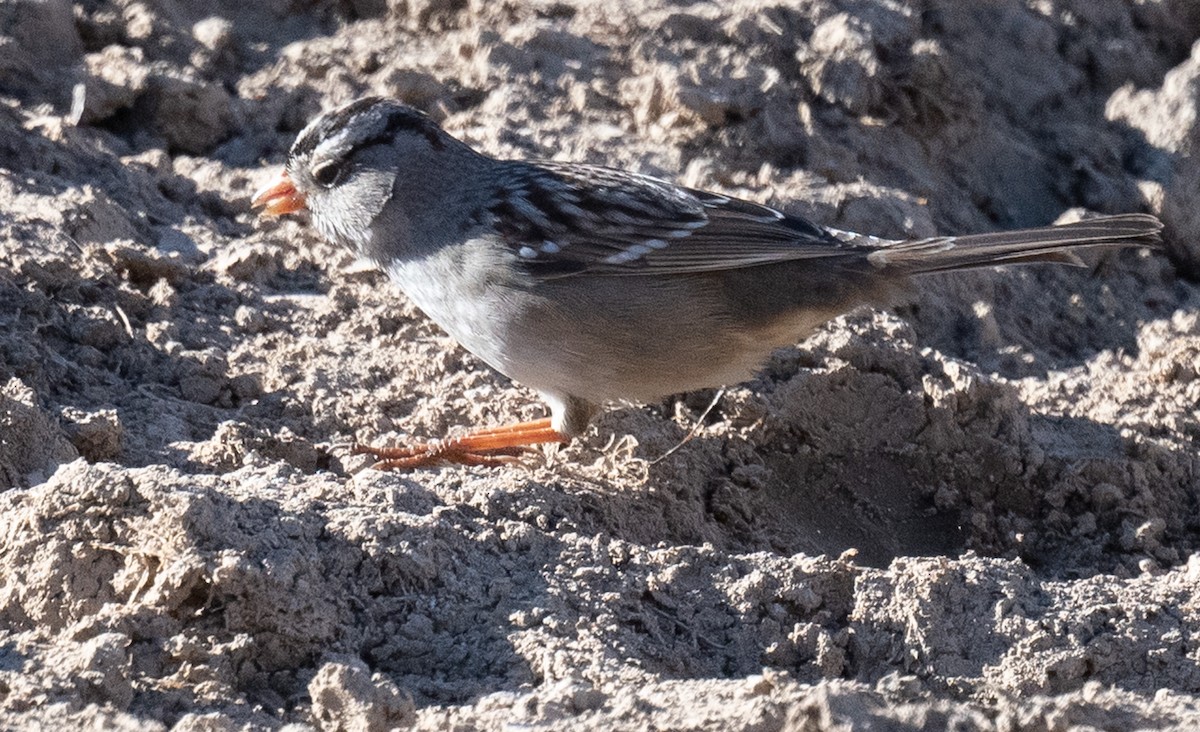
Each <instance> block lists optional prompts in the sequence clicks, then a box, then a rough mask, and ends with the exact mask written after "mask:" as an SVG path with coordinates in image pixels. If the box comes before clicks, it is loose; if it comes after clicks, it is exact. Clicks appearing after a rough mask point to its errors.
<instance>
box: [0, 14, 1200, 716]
mask: <svg viewBox="0 0 1200 732" xmlns="http://www.w3.org/2000/svg"><path fill="white" fill-rule="evenodd" d="M1197 38H1200V6H1197V5H1196V4H1195V3H1193V2H1191V0H1137V1H1136V2H1135V1H1134V0H1025V1H1024V2H1021V1H1018V0H992V1H989V2H977V3H964V2H961V0H919V1H916V2H909V3H901V2H895V1H894V0H794V1H793V2H779V1H778V0H735V1H731V2H712V3H709V2H689V1H688V0H635V1H634V2H631V3H589V2H584V1H583V0H557V1H553V2H551V1H549V0H539V1H537V2H516V1H515V0H501V1H499V2H487V1H485V0H441V1H439V0H263V1H262V2H244V1H243V2H233V1H232V0H196V1H189V2H182V0H110V1H105V0H83V1H81V2H74V3H69V2H66V0H9V2H5V3H0V324H2V327H0V729H33V728H46V727H51V726H54V727H57V728H60V729H74V728H93V729H106V730H160V729H167V728H170V729H178V730H189V731H192V730H195V731H201V730H204V731H208V730H227V729H264V730H265V729H277V728H280V727H284V726H290V728H291V729H300V728H303V727H304V726H309V725H311V726H315V727H320V728H324V729H345V730H382V729H388V728H396V727H406V726H409V725H412V726H415V727H416V728H418V729H425V730H445V729H455V730H471V729H505V730H534V729H537V730H541V729H571V730H644V729H657V730H714V731H716V730H756V731H762V732H766V731H770V730H790V731H793V732H799V731H800V730H805V731H815V730H848V729H851V728H853V729H869V730H939V729H946V728H953V729H956V730H963V731H967V730H1013V731H1015V730H1047V731H1049V730H1068V729H1078V730H1095V729H1104V730H1131V729H1140V728H1146V729H1197V728H1200V512H1198V506H1197V503H1198V493H1200V456H1198V455H1200V451H1198V446H1200V416H1198V413H1200V286H1198V284H1197V283H1198V282H1200V155H1198V154H1197V151H1200V43H1194V42H1195V41H1196V39H1197ZM368 93H377V94H385V95H389V96H394V97H398V98H400V99H402V100H405V101H407V102H409V103H411V104H414V105H416V106H418V107H420V108H422V109H424V110H426V111H428V112H429V113H430V114H432V115H433V116H434V117H435V118H437V119H439V120H440V121H442V122H443V124H444V125H445V126H446V128H447V129H448V130H450V131H451V132H452V133H453V134H455V135H457V136H460V137H462V138H463V139H466V140H468V141H469V142H471V143H472V144H473V145H475V146H477V147H478V148H479V149H481V150H485V151H487V152H489V153H492V154H496V155H505V156H514V157H552V158H556V159H564V160H577V161H589V162H597V163H604V164H608V165H614V166H619V167H626V168H630V169H634V170H637V171H641V172H645V173H650V174H654V175H660V176H663V177H667V178H671V179H674V180H678V181H681V182H684V183H686V184H688V185H692V186H697V187H703V188H708V189H714V190H718V191H721V192H725V193H730V194H735V195H739V196H743V197H746V198H749V199H752V200H756V201H762V202H769V203H771V204H773V205H777V206H780V207H782V208H783V209H785V210H787V211H789V212H793V213H798V214H801V215H805V216H808V217H810V218H812V219H814V220H816V221H819V222H821V223H825V224H829V225H833V226H836V227H839V228H843V229H852V230H857V231H863V232H867V233H872V234H877V235H881V236H903V235H928V234H932V233H934V232H942V233H962V232H972V231H985V230H992V229H999V228H1013V227H1019V226H1027V225H1042V224H1046V223H1050V222H1053V221H1055V220H1060V219H1061V220H1068V219H1071V218H1077V217H1079V216H1081V215H1086V214H1087V213H1088V212H1104V213H1115V212H1123V211H1150V212H1153V213H1156V214H1158V215H1159V216H1160V217H1161V218H1162V219H1163V220H1164V222H1165V223H1166V231H1165V246H1164V248H1163V249H1162V250H1161V251H1134V250H1127V251H1121V252H1109V253H1105V254H1096V255H1089V256H1090V258H1089V261H1088V265H1089V266H1088V267H1085V268H1066V267H1056V266H1035V267H1024V268H1010V269H1007V270H1002V271H995V272H982V273H977V274H976V273H972V274H959V275H953V276H951V275H943V276H937V277H930V278H927V279H925V280H923V281H922V282H921V288H920V290H919V292H917V293H915V294H914V295H913V296H912V297H911V298H909V299H908V300H906V301H904V302H902V303H900V304H899V305H898V306H897V307H896V308H895V309H894V310H893V311H891V312H880V311H860V312H856V313H852V314H849V315H847V316H845V317H843V318H840V319H838V320H836V321H834V322H833V323H831V324H830V325H829V326H828V327H826V328H824V329H823V330H821V331H820V332H819V333H817V334H816V335H814V336H813V337H811V338H809V339H807V340H805V341H803V342H801V343H798V344H797V345H796V346H795V347H794V348H788V349H784V350H783V351H781V352H780V353H778V354H777V355H776V356H775V357H773V358H772V360H771V361H770V362H769V363H768V364H766V366H765V368H764V370H763V372H762V374H761V376H760V377H759V378H757V379H756V380H755V381H753V382H751V383H748V384H742V385H731V386H730V387H729V388H728V389H727V390H725V391H724V392H722V393H719V394H718V393H716V392H706V393H699V394H689V395H682V396H679V397H676V398H672V399H669V400H665V401H663V402H662V403H657V404H650V405H613V408H612V409H611V410H609V411H607V412H606V413H605V414H604V415H603V416H602V417H601V418H600V419H598V420H597V422H596V423H595V425H594V427H593V428H592V430H591V431H590V432H589V433H588V434H587V435H586V436H585V437H584V438H583V439H580V440H577V441H576V442H575V444H572V445H570V446H567V447H564V448H561V449H549V450H547V452H546V454H545V456H544V457H540V456H539V457H538V458H537V459H533V460H530V461H528V462H527V463H526V464H524V465H516V466H512V467H506V468H502V469H481V468H455V467H447V468H440V469H430V470H418V471H414V472H411V473H407V474H385V473H380V472H377V471H373V470H369V469H366V463H365V459H364V458H361V457H354V456H351V455H350V453H349V451H348V449H347V447H348V445H349V444H350V443H351V442H352V441H353V440H362V441H369V442H381V441H382V442H386V441H388V440H394V439H396V438H398V437H400V436H403V435H418V436H437V435H441V434H444V433H445V432H446V431H448V430H451V429H455V428H462V427H465V426H469V425H482V424H498V423H502V422H505V421H509V420H512V419H515V418H536V417H539V416H541V415H543V414H544V407H543V405H542V404H541V403H540V402H539V400H538V399H537V397H536V395H534V394H532V393H531V392H529V391H527V390H525V389H523V388H521V387H520V386H516V385H513V384H511V383H509V382H508V381H507V380H506V379H504V378H503V377H501V376H499V375H497V374H495V373H493V372H490V371H489V370H488V369H487V368H486V367H485V366H483V365H482V364H481V362H479V361H478V360H477V359H475V358H474V357H473V356H471V355H470V354H468V353H466V352H464V351H462V350H461V349H459V348H457V347H456V346H455V345H454V344H453V343H452V342H451V341H450V340H449V339H448V337H446V336H445V335H444V334H443V333H441V332H440V331H439V330H438V329H437V328H436V327H434V326H432V325H431V324H430V323H429V322H428V321H426V320H425V319H424V318H423V317H422V316H421V314H420V313H419V312H418V311H416V310H415V309H414V308H413V307H412V306H411V305H410V304H408V303H407V301H406V300H405V299H404V297H403V295H401V294H400V293H398V292H397V291H395V290H394V289H393V288H392V287H391V286H390V285H389V284H388V282H387V280H386V278H385V277H383V276H382V275H381V274H380V273H379V272H377V271H372V270H370V269H368V268H365V267H363V266H361V265H359V264H357V263H356V262H354V261H353V259H352V258H351V257H350V255H349V254H348V253H346V252H343V251H340V250H338V249H336V248H334V247H332V246H330V245H328V244H325V243H323V242H321V241H319V240H318V239H317V238H316V236H315V234H314V233H313V231H312V230H311V228H310V227H309V225H308V222H307V221H306V220H305V219H304V218H303V216H298V217H290V218H286V219H283V220H276V221H260V220H258V219H257V218H256V217H255V216H254V215H253V213H252V212H251V211H250V210H249V198H250V195H251V193H252V191H254V190H255V189H256V188H257V187H258V186H260V185H261V184H263V183H264V182H266V181H267V180H268V179H269V178H270V177H271V176H272V174H273V173H274V172H275V171H277V170H278V166H279V165H280V164H281V163H282V161H283V159H284V154H285V152H286V150H287V148H288V146H289V145H290V143H291V141H292V139H293V138H294V137H295V135H296V133H297V132H298V131H299V130H300V128H301V127H302V126H303V125H304V123H305V122H306V121H307V120H309V119H310V118H311V117H312V116H313V115H314V114H316V113H318V112H319V111H320V110H321V109H324V108H327V107H330V106H333V105H336V104H338V103H341V102H344V101H347V100H349V99H352V98H355V97H358V96H361V95H365V94H368ZM714 397H717V398H716V401H715V406H714V407H713V409H712V410H711V411H710V412H708V413H707V415H705V414H704V412H705V408H706V407H708V406H709V405H710V403H713V402H714ZM693 428H694V429H695V439H692V440H690V441H688V442H687V443H686V444H684V445H682V446H681V447H679V449H677V450H675V451H674V452H671V450H672V448H673V447H674V446H676V445H678V444H679V443H680V442H681V440H683V439H684V437H685V436H686V435H687V434H688V433H689V432H691V431H693Z"/></svg>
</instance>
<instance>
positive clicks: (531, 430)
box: [353, 417, 571, 470]
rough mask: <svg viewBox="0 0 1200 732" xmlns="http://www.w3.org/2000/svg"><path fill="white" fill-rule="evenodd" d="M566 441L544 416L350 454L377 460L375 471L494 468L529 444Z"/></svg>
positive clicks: (365, 447) (357, 449) (356, 449)
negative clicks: (445, 465) (456, 466)
mask: <svg viewBox="0 0 1200 732" xmlns="http://www.w3.org/2000/svg"><path fill="white" fill-rule="evenodd" d="M570 439H571V438H570V437H568V436H566V435H564V434H562V433H561V432H559V431H558V430H556V429H554V428H553V427H552V426H551V425H550V418H549V417H547V418H546V419H537V420H534V421H532V422H520V423H517V424H510V425H504V426H502V427H490V428H485V429H478V430H472V431H470V432H467V433H466V434H463V435H456V436H453V437H447V438H445V439H441V440H432V441H429V442H418V443H415V444H410V445H396V446H389V447H371V446H369V445H355V446H354V449H353V452H354V454H355V455H371V456H372V457H375V458H377V459H378V462H376V463H375V465H373V466H372V467H374V468H375V469H376V470H408V469H410V468H420V467H425V466H428V465H436V464H438V463H458V464H460V465H486V466H495V465H503V464H506V463H511V462H515V461H516V459H517V458H518V457H519V456H521V455H522V454H524V453H525V452H527V451H528V449H529V446H530V445H537V444H541V443H546V442H568V441H570Z"/></svg>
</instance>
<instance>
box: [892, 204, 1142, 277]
mask: <svg viewBox="0 0 1200 732" xmlns="http://www.w3.org/2000/svg"><path fill="white" fill-rule="evenodd" d="M1161 231H1162V222H1161V221H1159V220H1158V219H1157V218H1155V217H1154V216H1151V215H1149V214H1120V215H1118V216H1099V217H1097V218H1094V219H1087V220H1086V221H1078V222H1076V223H1073V224H1063V225H1062V226H1045V227H1042V228H1039V229H1017V230H1015V231H997V232H994V233H990V234H969V235H966V236H939V237H933V238H931V239H914V240H912V241H905V242H897V243H896V244H893V245H888V246H885V247H883V248H881V249H880V250H879V251H877V252H872V253H871V255H870V256H869V257H868V259H869V260H870V261H871V263H872V264H874V265H875V266H876V267H879V268H880V269H895V270H901V271H903V272H904V273H906V274H927V273H931V272H946V271H949V270H954V269H970V268H972V267H998V266H1001V265H1005V264H1027V263H1030V262H1060V263H1065V264H1076V265H1078V264H1082V262H1081V261H1080V260H1079V258H1078V257H1076V256H1075V254H1074V253H1073V252H1072V250H1074V249H1086V248H1093V247H1154V246H1158V245H1159V244H1161V240H1160V238H1159V232H1161Z"/></svg>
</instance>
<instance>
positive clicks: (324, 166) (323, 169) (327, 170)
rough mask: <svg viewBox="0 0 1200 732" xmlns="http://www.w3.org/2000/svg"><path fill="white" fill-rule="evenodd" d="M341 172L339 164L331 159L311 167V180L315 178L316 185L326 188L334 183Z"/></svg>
mask: <svg viewBox="0 0 1200 732" xmlns="http://www.w3.org/2000/svg"><path fill="white" fill-rule="evenodd" d="M341 174H342V168H341V166H340V165H338V164H337V163H336V162H334V161H332V160H329V161H326V162H324V163H320V164H319V165H317V166H316V167H314V168H313V169H312V177H313V180H315V181H316V182H317V184H318V185H320V186H323V187H325V188H328V187H330V186H332V185H333V184H334V183H336V182H337V179H338V178H339V177H341Z"/></svg>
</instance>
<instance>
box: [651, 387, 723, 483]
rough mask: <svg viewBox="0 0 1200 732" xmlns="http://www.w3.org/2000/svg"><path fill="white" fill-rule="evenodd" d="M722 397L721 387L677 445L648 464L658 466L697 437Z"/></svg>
mask: <svg viewBox="0 0 1200 732" xmlns="http://www.w3.org/2000/svg"><path fill="white" fill-rule="evenodd" d="M723 396H725V387H721V388H720V389H717V393H716V394H715V395H713V400H712V401H711V402H709V404H708V406H707V407H705V408H704V411H703V412H701V413H700V416H699V417H697V418H696V423H695V424H693V425H692V429H691V430H689V431H688V433H687V434H686V435H684V436H683V439H682V440H680V441H679V444H677V445H675V447H672V448H671V449H670V450H667V451H666V452H664V453H663V454H662V455H659V456H658V457H656V458H654V459H653V460H651V461H650V464H651V465H658V464H659V463H661V462H662V461H663V460H666V459H667V458H669V457H671V455H672V454H674V453H675V451H677V450H678V449H679V448H681V447H683V446H684V445H686V444H688V443H689V442H691V441H692V438H694V437H695V436H696V435H698V434H699V433H700V429H701V428H702V427H703V426H704V420H706V419H708V414H709V412H711V411H712V410H713V408H714V407H716V406H717V402H719V401H721V397H723Z"/></svg>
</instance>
